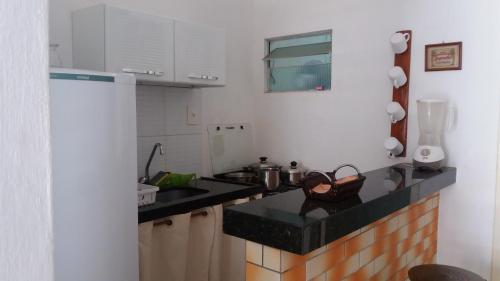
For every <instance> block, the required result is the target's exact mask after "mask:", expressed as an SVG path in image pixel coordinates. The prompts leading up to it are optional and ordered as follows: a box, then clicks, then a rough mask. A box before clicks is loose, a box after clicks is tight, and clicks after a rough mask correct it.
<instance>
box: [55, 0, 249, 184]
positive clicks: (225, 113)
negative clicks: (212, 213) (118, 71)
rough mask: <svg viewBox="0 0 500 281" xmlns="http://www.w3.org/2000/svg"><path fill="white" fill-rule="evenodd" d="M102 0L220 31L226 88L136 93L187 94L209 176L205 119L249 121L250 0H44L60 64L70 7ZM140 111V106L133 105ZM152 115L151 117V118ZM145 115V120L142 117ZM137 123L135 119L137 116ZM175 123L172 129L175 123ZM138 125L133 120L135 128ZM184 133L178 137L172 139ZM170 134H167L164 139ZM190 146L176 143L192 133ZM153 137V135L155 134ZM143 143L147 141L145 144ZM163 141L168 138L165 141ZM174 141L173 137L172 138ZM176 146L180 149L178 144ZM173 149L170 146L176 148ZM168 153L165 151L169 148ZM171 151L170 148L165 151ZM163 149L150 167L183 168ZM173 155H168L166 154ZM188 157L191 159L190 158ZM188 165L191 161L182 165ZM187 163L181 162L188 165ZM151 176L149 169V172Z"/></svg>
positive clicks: (144, 153) (67, 48)
mask: <svg viewBox="0 0 500 281" xmlns="http://www.w3.org/2000/svg"><path fill="white" fill-rule="evenodd" d="M98 3H108V4H110V5H114V6H117V7H123V8H128V9H133V10H138V11H144V12H147V13H151V14H156V15H163V16H168V17H172V18H177V19H181V20H186V21H192V22H196V23H202V24H208V25H212V26H216V27H220V28H223V29H225V30H226V38H227V39H226V41H227V48H226V49H227V86H226V87H224V88H213V89H201V90H192V91H186V90H178V89H166V88H164V89H162V90H159V89H154V88H152V87H139V88H138V91H137V93H138V97H139V98H146V99H147V100H151V99H154V97H150V98H148V97H146V96H147V95H149V94H152V95H156V97H157V98H160V97H159V95H161V94H160V93H163V94H164V95H168V96H169V97H167V98H166V99H167V100H168V102H169V103H175V104H176V105H177V106H179V108H185V107H186V106H187V102H188V101H187V100H186V99H185V98H183V97H181V96H179V95H182V94H181V93H184V94H187V95H189V96H190V97H189V98H188V99H189V102H190V103H194V104H201V119H202V124H201V126H198V127H197V129H198V132H199V133H200V134H201V139H200V142H199V144H198V145H199V147H198V148H197V149H198V150H201V152H202V153H201V155H200V156H199V157H198V159H199V160H198V161H201V163H199V166H200V165H201V166H202V169H201V173H202V174H204V175H210V174H211V168H210V165H209V153H208V141H207V139H208V137H207V132H206V125H207V124H211V123H233V122H247V123H253V121H254V120H253V109H254V99H253V91H252V90H251V89H252V85H253V84H252V79H250V77H251V75H252V71H251V68H250V67H247V66H249V65H250V64H251V58H250V56H249V54H250V53H251V46H250V45H249V44H248V43H247V42H249V41H250V40H251V38H250V34H251V30H252V26H251V22H252V18H251V11H252V9H251V8H252V3H251V1H232V0H213V1H197V0H166V1H159V0H145V1H134V0H51V1H50V13H51V16H50V42H51V43H57V44H60V47H59V52H60V54H61V57H62V60H63V63H64V65H65V66H66V67H71V65H72V58H71V56H72V54H71V49H72V46H71V11H72V10H74V9H78V8H81V7H85V6H89V5H93V4H98ZM138 106H139V107H138V111H140V110H141V109H140V106H141V104H138ZM167 114H168V116H167V117H166V119H170V120H172V119H174V120H175V119H177V118H178V116H179V114H178V113H173V115H174V116H171V115H170V112H167ZM153 117H154V116H153ZM146 119H147V118H146ZM138 121H139V123H140V121H141V120H138ZM180 122H181V121H180V120H178V122H177V123H176V124H175V125H174V127H178V126H181V125H182V123H180ZM140 126H141V124H138V127H140ZM153 135H154V136H156V137H159V138H160V139H161V138H165V137H166V136H165V135H163V133H162V132H161V131H158V130H157V131H156V132H155V133H153ZM182 136H184V137H185V135H180V136H178V137H177V138H176V139H179V138H182ZM171 138H173V136H170V139H171ZM188 138H189V142H190V143H191V146H189V147H187V148H186V147H182V149H189V148H190V147H191V148H193V146H194V142H195V140H194V137H188ZM157 139H158V138H157ZM148 141H149V142H148ZM153 141H155V140H153V139H149V140H147V139H142V144H143V145H142V146H141V145H140V143H141V138H139V153H140V155H139V165H138V166H139V169H140V174H142V173H143V172H142V168H141V167H143V166H145V161H146V159H147V157H148V156H149V152H150V149H151V148H152V147H150V148H147V146H148V144H149V145H150V144H151V142H153ZM165 141H166V142H167V143H171V142H170V141H167V140H165ZM173 142H176V140H173ZM179 149H180V148H179ZM179 149H176V148H175V147H174V150H176V151H178V150H179ZM170 151H171V150H170ZM170 153H171V152H170ZM168 154H169V148H167V155H166V160H165V158H163V161H161V162H155V163H154V166H153V168H154V169H159V168H158V167H161V166H164V165H165V161H166V163H167V165H170V166H171V165H177V166H174V167H173V168H174V169H178V170H181V171H185V168H186V165H185V163H184V164H182V163H178V162H174V163H172V162H169V159H175V157H178V156H177V155H175V153H174V155H171V157H169V155H168ZM172 157H174V158H172ZM193 161H194V160H193ZM188 164H189V165H191V166H192V165H194V164H195V163H188ZM189 165H187V166H189ZM152 174H153V173H152Z"/></svg>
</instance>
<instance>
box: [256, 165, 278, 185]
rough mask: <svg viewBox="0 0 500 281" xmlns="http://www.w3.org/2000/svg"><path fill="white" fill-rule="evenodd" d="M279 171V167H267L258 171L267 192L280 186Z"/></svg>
mask: <svg viewBox="0 0 500 281" xmlns="http://www.w3.org/2000/svg"><path fill="white" fill-rule="evenodd" d="M280 171H281V169H280V168H279V167H268V168H262V169H261V170H260V173H259V178H260V180H261V182H262V184H264V186H265V187H266V188H267V190H276V189H277V188H278V187H279V186H280Z"/></svg>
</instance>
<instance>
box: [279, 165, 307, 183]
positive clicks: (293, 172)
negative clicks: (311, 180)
mask: <svg viewBox="0 0 500 281" xmlns="http://www.w3.org/2000/svg"><path fill="white" fill-rule="evenodd" d="M284 175H285V178H284V180H285V181H286V182H287V183H290V184H295V185H298V184H300V182H301V181H302V179H303V178H304V171H302V169H300V168H299V166H298V163H297V162H295V161H292V162H291V163H290V168H289V169H288V170H287V171H285V172H284Z"/></svg>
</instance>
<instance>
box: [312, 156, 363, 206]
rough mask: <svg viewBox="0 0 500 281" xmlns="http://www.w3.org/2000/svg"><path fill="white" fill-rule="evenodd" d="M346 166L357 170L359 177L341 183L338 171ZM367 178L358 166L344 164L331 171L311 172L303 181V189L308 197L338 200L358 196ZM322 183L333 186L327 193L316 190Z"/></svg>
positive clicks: (331, 200)
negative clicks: (338, 178)
mask: <svg viewBox="0 0 500 281" xmlns="http://www.w3.org/2000/svg"><path fill="white" fill-rule="evenodd" d="M345 167H351V168H353V169H354V170H356V173H357V175H356V177H357V179H355V180H352V181H349V182H346V183H339V181H338V180H337V172H338V171H339V170H341V169H342V168H345ZM365 179H366V177H365V176H363V175H362V174H361V173H360V172H359V170H358V168H356V167H355V166H353V165H350V164H344V165H341V166H339V167H338V168H337V169H335V170H334V171H333V172H331V173H325V172H321V171H311V172H309V173H308V174H307V176H306V178H305V179H304V180H303V181H302V186H303V188H302V189H303V190H304V194H305V195H306V197H307V198H312V199H319V200H324V201H330V202H338V201H342V200H346V199H349V198H351V197H354V196H356V195H357V194H358V193H359V191H360V190H361V187H363V183H364V182H365ZM320 184H329V185H331V188H330V190H328V191H327V192H326V193H317V192H314V191H313V189H314V188H315V187H316V186H318V185H320Z"/></svg>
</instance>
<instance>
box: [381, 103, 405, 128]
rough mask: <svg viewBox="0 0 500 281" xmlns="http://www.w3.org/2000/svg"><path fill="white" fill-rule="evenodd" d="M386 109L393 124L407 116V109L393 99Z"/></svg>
mask: <svg viewBox="0 0 500 281" xmlns="http://www.w3.org/2000/svg"><path fill="white" fill-rule="evenodd" d="M386 111H387V114H388V115H389V118H391V122H392V123H393V124H394V123H397V122H399V121H401V120H403V119H404V118H405V116H406V111H405V110H404V108H403V107H402V106H401V104H399V102H395V101H393V102H391V103H389V104H388V105H387V107H386Z"/></svg>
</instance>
